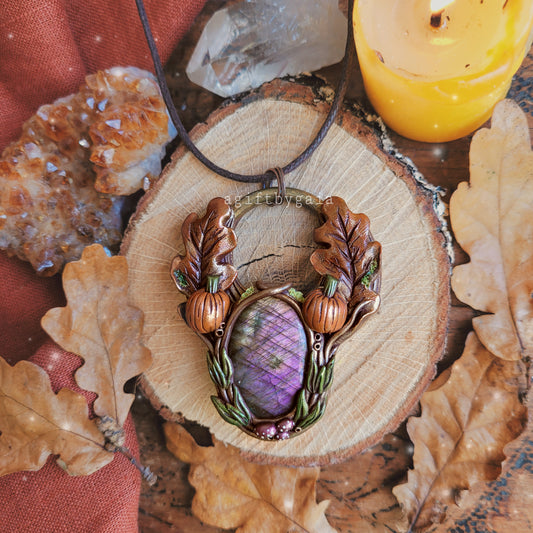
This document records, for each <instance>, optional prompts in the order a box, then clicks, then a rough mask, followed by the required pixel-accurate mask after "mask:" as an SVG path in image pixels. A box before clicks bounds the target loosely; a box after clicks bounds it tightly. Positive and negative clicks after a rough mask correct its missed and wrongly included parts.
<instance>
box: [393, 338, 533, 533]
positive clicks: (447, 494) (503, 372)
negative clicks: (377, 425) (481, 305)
mask: <svg viewBox="0 0 533 533" xmlns="http://www.w3.org/2000/svg"><path fill="white" fill-rule="evenodd" d="M525 375H526V373H525V367H524V364H523V363H522V362H521V361H505V360H503V359H500V358H498V357H495V356H494V355H492V354H491V353H490V352H489V351H487V350H486V349H485V348H484V346H483V345H482V344H481V343H480V342H479V340H478V338H477V337H476V335H475V333H474V332H471V333H470V334H469V336H468V337H467V340H466V345H465V351H464V352H463V354H462V356H461V357H460V358H459V359H458V360H457V361H456V362H455V363H454V364H453V366H452V371H451V374H450V377H449V379H448V380H447V381H446V383H444V385H443V386H442V387H440V388H439V389H436V390H432V391H430V392H426V393H425V394H424V395H423V396H422V399H421V406H422V415H421V416H420V417H418V418H415V417H413V418H410V419H409V421H408V423H407V430H408V433H409V436H410V437H411V440H412V442H413V443H414V446H415V448H414V450H415V451H414V457H413V461H414V469H413V470H410V471H409V473H408V481H407V483H405V484H403V485H398V486H397V487H395V488H394V489H393V493H394V495H395V496H396V498H397V499H398V501H399V502H400V503H401V504H402V506H403V508H404V511H405V513H406V516H407V520H408V522H409V524H410V530H418V529H420V528H427V527H428V526H430V525H432V524H433V523H437V522H441V521H442V520H443V519H444V516H445V513H446V511H447V509H448V507H449V506H453V505H455V503H456V499H457V498H458V496H459V495H460V493H461V491H464V490H467V489H469V488H471V487H472V486H473V485H474V484H475V483H477V482H479V481H487V480H493V479H496V478H497V477H498V475H499V474H500V472H501V462H502V461H503V459H504V458H505V456H504V453H503V449H504V446H505V445H506V444H507V443H508V442H510V441H511V440H513V439H514V438H516V437H517V436H518V435H519V434H520V432H521V431H522V429H523V427H524V424H525V420H526V408H525V406H524V405H522V403H521V402H520V397H521V395H523V393H524V392H525V390H526V387H527V383H526V379H525Z"/></svg>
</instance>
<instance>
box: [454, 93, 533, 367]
mask: <svg viewBox="0 0 533 533" xmlns="http://www.w3.org/2000/svg"><path fill="white" fill-rule="evenodd" d="M450 218H451V222H452V227H453V231H454V233H455V237H456V238H457V241H458V242H459V244H460V245H461V247H462V248H463V249H464V250H465V251H466V252H467V253H468V254H469V255H470V263H468V264H466V265H460V266H457V267H455V268H454V271H453V276H452V287H453V290H454V291H455V294H456V295H457V297H458V298H459V299H460V300H461V301H463V302H465V303H466V304H468V305H470V306H471V307H474V308H475V309H478V310H479V311H484V312H486V313H490V314H486V315H483V316H479V317H476V318H474V320H473V324H474V329H475V331H476V333H477V334H478V336H479V339H480V340H481V342H482V343H483V344H484V345H485V346H486V347H487V348H488V349H489V350H490V351H491V352H492V353H493V354H495V355H497V356H498V357H502V358H503V359H509V360H518V359H525V358H527V357H529V358H531V357H533V245H532V243H533V151H532V150H531V145H530V139H529V131H528V126H527V121H526V117H525V115H524V113H523V112H522V111H521V110H520V108H519V107H518V105H517V104H515V103H514V102H512V101H511V100H504V101H503V102H500V103H499V104H498V105H497V106H496V108H495V110H494V114H493V117H492V124H491V128H490V129H482V130H480V131H478V132H477V133H476V134H475V135H474V138H473V139H472V144H471V148H470V184H468V183H461V184H459V187H458V188H457V191H455V192H454V193H453V195H452V198H451V201H450Z"/></svg>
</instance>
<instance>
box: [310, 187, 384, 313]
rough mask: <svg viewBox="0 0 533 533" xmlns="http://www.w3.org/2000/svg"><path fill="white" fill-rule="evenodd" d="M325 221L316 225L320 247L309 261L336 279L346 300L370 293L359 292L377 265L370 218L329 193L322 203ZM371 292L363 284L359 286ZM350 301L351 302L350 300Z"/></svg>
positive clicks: (316, 235) (316, 240)
mask: <svg viewBox="0 0 533 533" xmlns="http://www.w3.org/2000/svg"><path fill="white" fill-rule="evenodd" d="M322 214H323V216H324V217H325V219H326V221H325V222H324V224H322V225H321V226H320V227H318V228H316V229H315V233H314V239H315V242H316V243H317V244H324V245H326V246H327V247H326V248H319V249H318V250H315V251H314V252H313V253H312V254H311V263H312V264H313V267H314V268H315V270H316V271H317V272H318V273H319V274H321V275H322V276H326V275H329V276H332V277H333V278H335V279H336V280H338V281H339V284H338V286H337V290H338V291H339V292H340V293H341V294H342V295H343V296H344V297H345V298H346V300H347V301H348V302H352V301H355V300H357V301H360V299H361V298H364V297H370V295H369V294H367V295H366V296H365V295H362V294H360V292H361V282H362V281H363V278H364V277H365V276H366V277H367V278H368V279H366V280H365V283H364V285H366V287H368V286H369V284H370V280H371V278H372V276H373V274H374V272H376V271H377V270H378V268H379V261H380V254H381V245H380V244H379V242H377V241H374V239H373V238H372V235H371V233H370V221H369V220H368V217H367V216H366V215H364V214H355V213H352V212H351V211H350V210H349V209H348V206H347V205H346V202H345V201H344V200H343V199H342V198H338V197H337V196H332V197H331V198H328V199H327V200H325V201H324V203H323V204H322ZM362 290H363V291H365V292H366V293H370V292H371V291H368V290H367V289H366V288H365V287H363V289H362ZM352 305H353V302H352Z"/></svg>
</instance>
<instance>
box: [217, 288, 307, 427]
mask: <svg viewBox="0 0 533 533" xmlns="http://www.w3.org/2000/svg"><path fill="white" fill-rule="evenodd" d="M228 351H229V356H230V357H231V360H232V361H233V368H234V376H233V379H234V382H235V384H236V385H237V386H238V387H239V389H240V391H241V393H242V395H243V396H244V399H245V400H246V403H247V404H248V406H249V407H250V409H251V410H252V412H253V413H254V415H255V416H257V417H259V418H275V417H278V416H281V415H283V414H285V413H287V412H289V411H290V410H291V409H292V408H293V407H294V400H295V396H296V393H297V392H298V391H299V390H300V389H301V388H302V384H303V376H304V367H305V358H306V355H307V339H306V336H305V331H304V328H303V325H302V322H301V321H300V318H299V317H298V315H297V314H296V311H295V310H294V309H293V308H292V307H291V306H290V305H288V304H287V303H285V302H282V301H281V300H279V299H277V298H274V297H272V296H267V297H265V298H262V299H261V300H257V302H254V303H253V304H251V305H250V306H249V307H247V308H246V309H245V310H244V311H243V312H242V313H241V314H240V315H239V318H238V319H237V322H236V323H235V327H234V328H233V332H232V334H231V339H230V342H229V347H228Z"/></svg>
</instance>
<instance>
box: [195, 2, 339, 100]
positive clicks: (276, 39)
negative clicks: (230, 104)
mask: <svg viewBox="0 0 533 533" xmlns="http://www.w3.org/2000/svg"><path fill="white" fill-rule="evenodd" d="M346 32H347V27H346V18H345V17H344V15H343V14H342V13H341V12H340V11H339V9H338V0H245V1H242V2H238V3H237V4H234V5H232V6H230V7H228V8H226V9H222V10H220V11H217V12H216V13H215V14H214V15H213V17H212V18H211V19H210V20H209V22H208V23H207V24H206V26H205V28H204V31H203V33H202V35H201V37H200V40H199V41H198V44H197V45H196V48H195V50H194V53H193V55H192V57H191V59H190V61H189V64H188V65H187V75H188V76H189V78H190V80H191V81H193V82H194V83H197V84H198V85H201V86H202V87H204V88H205V89H208V90H209V91H212V92H214V93H216V94H219V95H220V96H232V95H234V94H237V93H240V92H243V91H247V90H249V89H253V88H255V87H258V86H259V85H261V84H262V83H264V82H267V81H270V80H273V79H274V78H277V77H281V76H285V75H288V74H290V75H297V74H300V73H302V72H306V71H314V70H317V69H319V68H321V67H324V66H326V65H331V64H333V63H337V62H338V61H340V60H341V59H342V57H343V55H344V47H345V44H346Z"/></svg>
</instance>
